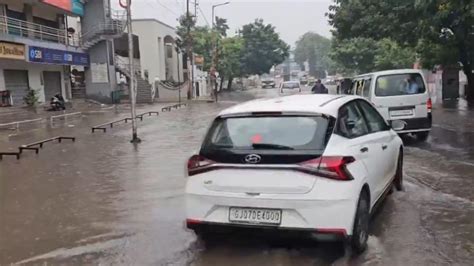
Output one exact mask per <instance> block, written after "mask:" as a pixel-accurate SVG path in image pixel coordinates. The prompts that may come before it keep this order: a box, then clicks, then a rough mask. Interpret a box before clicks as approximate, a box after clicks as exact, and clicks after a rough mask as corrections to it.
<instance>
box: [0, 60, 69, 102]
mask: <svg viewBox="0 0 474 266" xmlns="http://www.w3.org/2000/svg"><path fill="white" fill-rule="evenodd" d="M5 69H10V70H28V83H29V86H30V88H31V89H35V90H37V91H38V93H39V98H40V102H43V103H44V102H48V101H49V99H45V96H44V84H42V80H43V78H42V75H43V73H42V72H43V71H58V72H60V73H61V91H62V95H69V92H68V91H67V90H66V87H65V76H64V71H63V66H59V65H48V64H35V63H28V62H26V61H20V60H5V59H2V60H0V91H1V90H5V78H4V76H3V70H5Z"/></svg>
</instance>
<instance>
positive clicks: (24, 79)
mask: <svg viewBox="0 0 474 266" xmlns="http://www.w3.org/2000/svg"><path fill="white" fill-rule="evenodd" d="M83 15H84V3H83V2H82V1H81V0H62V1H59V0H0V92H3V93H5V92H8V95H9V98H10V104H12V105H23V104H24V102H23V97H24V96H25V95H26V94H27V93H28V91H29V90H36V91H37V93H38V96H39V101H40V102H43V103H44V102H47V101H49V99H50V98H51V97H53V96H54V95H55V94H58V93H59V94H61V95H62V96H63V97H64V98H66V99H70V98H71V79H70V67H71V66H73V65H77V66H84V67H88V66H89V56H88V54H87V52H86V51H85V50H84V49H83V48H82V47H81V43H80V38H79V34H78V32H75V31H74V30H72V28H70V27H68V17H73V18H78V19H79V18H80V17H82V16H83ZM2 95H4V94H2Z"/></svg>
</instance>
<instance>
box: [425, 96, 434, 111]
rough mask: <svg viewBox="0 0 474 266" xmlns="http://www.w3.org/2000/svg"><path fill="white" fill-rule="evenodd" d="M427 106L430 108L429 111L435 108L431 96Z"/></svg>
mask: <svg viewBox="0 0 474 266" xmlns="http://www.w3.org/2000/svg"><path fill="white" fill-rule="evenodd" d="M426 107H427V108H428V113H431V110H432V109H433V102H432V101H431V98H428V101H427V102H426Z"/></svg>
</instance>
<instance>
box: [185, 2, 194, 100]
mask: <svg viewBox="0 0 474 266" xmlns="http://www.w3.org/2000/svg"><path fill="white" fill-rule="evenodd" d="M186 20H187V28H188V32H187V35H188V43H187V45H186V46H187V51H186V53H187V55H188V60H187V63H188V100H190V99H191V98H192V88H193V76H192V75H193V73H192V72H193V71H192V60H193V59H192V56H193V49H192V45H191V16H190V13H189V0H186Z"/></svg>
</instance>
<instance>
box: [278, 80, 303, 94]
mask: <svg viewBox="0 0 474 266" xmlns="http://www.w3.org/2000/svg"><path fill="white" fill-rule="evenodd" d="M285 90H290V92H301V85H300V83H299V81H285V82H282V83H281V84H280V89H279V91H280V93H285Z"/></svg>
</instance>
